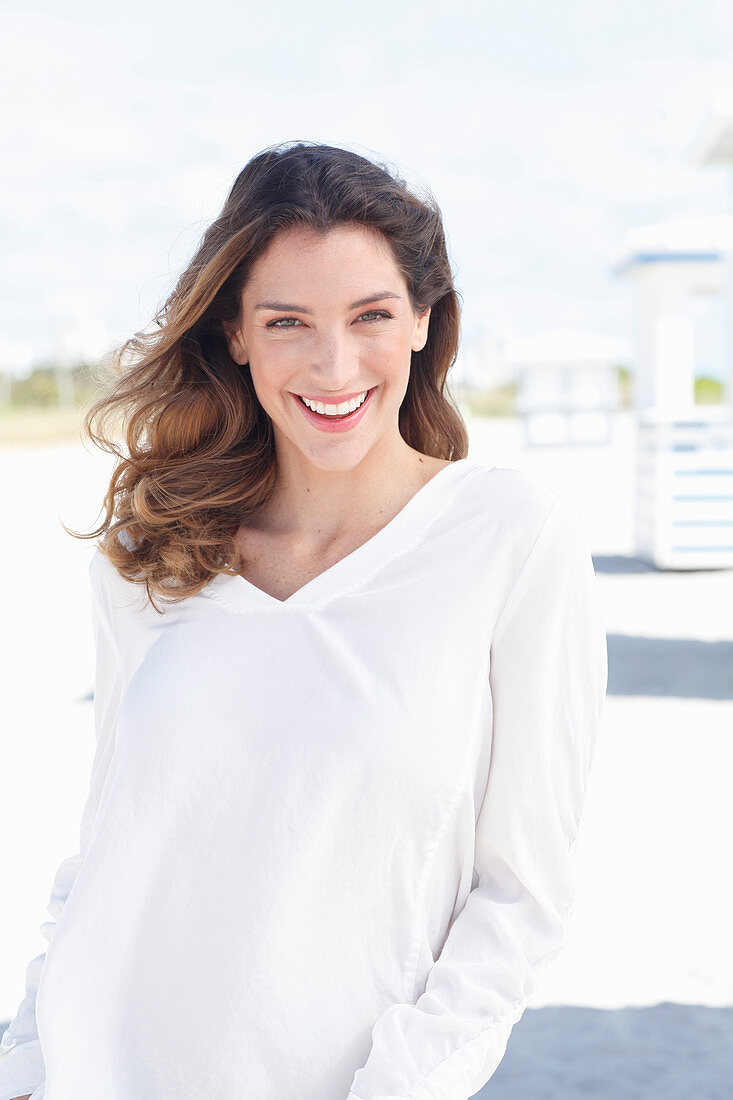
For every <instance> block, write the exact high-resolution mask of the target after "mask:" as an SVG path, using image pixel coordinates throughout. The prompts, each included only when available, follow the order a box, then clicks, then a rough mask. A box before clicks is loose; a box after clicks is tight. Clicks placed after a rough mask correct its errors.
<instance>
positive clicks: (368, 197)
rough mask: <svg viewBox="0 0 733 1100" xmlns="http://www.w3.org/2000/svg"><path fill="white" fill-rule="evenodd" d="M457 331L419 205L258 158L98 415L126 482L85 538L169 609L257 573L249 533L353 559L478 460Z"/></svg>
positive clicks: (125, 356)
mask: <svg viewBox="0 0 733 1100" xmlns="http://www.w3.org/2000/svg"><path fill="white" fill-rule="evenodd" d="M367 307H368V308H367ZM459 321H460V309H459V304H458V297H457V294H456V292H455V289H454V286H453V276H452V271H451V265H450V261H449V258H448V254H447V250H446V245H445V236H444V231H443V226H442V218H441V214H440V210H439V208H438V206H437V203H436V202H435V200H434V198H433V197H432V195H431V194H430V192H429V190H428V189H427V188H425V195H424V196H423V197H419V196H418V195H416V194H414V193H413V192H411V191H410V190H409V189H408V187H407V186H406V184H405V183H404V181H403V180H402V179H401V178H400V177H399V175H398V174H397V173H396V172H390V171H388V170H387V168H386V167H385V166H383V165H380V164H376V163H373V162H372V161H369V160H367V159H366V158H365V157H362V156H360V155H359V154H357V153H354V152H350V151H348V150H346V149H341V148H338V147H335V146H327V145H317V144H315V143H306V142H299V143H293V144H289V143H283V144H282V145H280V146H275V147H274V148H272V149H270V150H267V151H265V152H262V153H260V154H258V155H257V156H255V157H253V158H252V160H251V161H250V162H249V163H248V164H247V165H246V166H245V167H244V168H243V170H242V171H241V172H240V174H239V176H238V177H237V179H236V180H235V182H234V184H233V186H232V188H231V191H230V193H229V195H228V197H227V199H226V201H225V203H224V205H223V207H222V210H221V213H220V214H219V216H218V217H217V218H216V220H215V221H214V222H213V223H212V224H211V226H209V228H208V229H207V230H206V232H205V233H204V235H203V239H202V241H201V244H200V246H199V248H198V250H197V252H196V254H195V255H194V256H193V258H192V260H191V261H190V263H189V264H188V266H187V268H186V270H185V271H184V272H183V274H182V275H181V276H180V278H179V280H178V283H177V285H176V287H175V289H174V290H173V291H172V293H171V294H170V296H169V298H168V300H167V302H166V303H165V304H164V306H163V307H162V308H161V310H160V311H159V313H158V315H157V316H156V318H155V327H154V329H153V331H148V332H141V333H137V334H136V335H135V336H134V337H132V338H131V339H130V340H128V341H127V342H126V343H125V344H124V345H123V346H122V347H121V348H120V349H119V351H118V353H117V356H116V363H115V366H116V373H115V376H114V377H113V380H112V384H111V385H110V387H109V388H108V389H107V391H106V392H105V393H104V394H103V395H102V396H101V397H100V399H99V400H98V402H97V403H96V404H95V405H94V406H93V407H92V408H91V409H90V411H89V413H88V414H87V417H86V420H85V427H86V430H87V432H88V434H89V436H90V438H91V439H92V440H93V442H94V443H96V444H97V445H99V446H101V447H103V448H105V449H107V450H110V451H112V452H113V453H116V454H118V456H119V463H118V465H117V468H116V470H115V473H114V476H113V478H112V480H111V483H110V486H109V491H108V493H107V495H106V499H105V511H106V515H105V518H104V521H103V523H102V524H101V525H100V526H99V527H97V528H96V529H95V530H93V531H91V532H90V533H88V534H77V537H80V538H97V537H98V536H100V535H101V536H103V537H104V553H105V554H106V555H107V556H108V558H109V560H110V562H111V563H112V564H113V565H114V566H115V568H116V569H117V570H118V571H119V573H120V574H121V575H122V576H125V577H126V578H127V579H128V580H130V581H131V582H134V583H137V584H140V585H145V587H146V590H147V592H148V595H149V596H150V598H151V599H153V600H156V599H157V600H159V601H160V602H165V601H170V600H171V599H178V598H187V597H189V596H192V595H194V594H195V593H197V592H199V591H201V589H202V588H203V587H204V586H205V585H206V584H207V583H209V582H210V581H211V580H212V579H213V577H215V576H216V575H217V573H219V572H221V571H225V572H229V573H245V572H246V571H247V569H248V568H250V567H251V566H252V564H253V562H254V550H255V547H254V535H253V536H252V538H251V539H248V538H247V532H248V529H249V528H254V529H256V531H258V532H260V537H261V532H262V531H263V530H264V529H265V528H275V527H278V528H279V529H282V527H283V526H284V524H283V523H281V522H280V520H279V518H278V517H283V516H287V517H290V519H291V520H292V522H290V523H289V524H288V527H289V532H288V533H289V535H290V542H289V547H288V552H289V553H290V554H291V556H292V557H293V558H294V559H296V560H294V562H293V565H294V567H295V568H296V569H297V568H298V559H299V560H300V561H301V564H302V563H303V561H304V559H306V558H313V557H318V556H320V555H321V554H322V553H327V552H328V549H329V547H330V548H331V549H333V547H334V545H335V544H336V543H337V542H339V543H345V544H348V543H352V542H358V541H359V539H360V538H362V537H363V536H364V534H365V532H367V533H368V531H369V530H370V529H371V528H373V527H374V526H375V525H377V524H378V523H379V522H382V523H383V522H384V519H385V516H387V517H388V515H389V513H392V514H394V513H395V512H396V511H397V510H398V509H399V508H400V507H401V506H402V505H403V504H404V503H405V502H406V501H407V500H408V499H409V497H410V496H411V495H412V493H413V492H414V491H415V489H416V488H418V487H419V486H420V485H421V484H423V483H424V481H425V480H426V479H427V478H428V477H429V476H432V474H433V473H435V472H437V470H438V469H440V467H441V466H442V465H444V464H445V463H446V462H448V461H451V460H454V459H456V458H461V457H463V456H464V455H465V454H466V452H467V449H468V436H467V432H466V427H465V424H464V423H463V420H462V418H461V416H460V413H459V412H458V410H457V407H456V405H455V403H454V402H453V399H452V397H451V395H450V393H449V391H448V388H447V375H448V371H449V369H450V367H451V365H452V363H453V361H454V360H455V357H456V354H457V349H458V337H459ZM364 394H366V398H365V399H364V400H363V401H361V404H360V405H359V407H358V408H356V409H354V410H352V409H350V408H349V406H348V405H347V403H348V402H351V401H353V400H354V399H356V400H357V401H360V400H361V398H362V396H363V395H364ZM301 398H304V399H305V401H304V400H301ZM306 402H309V403H310V407H309V406H308V404H306ZM334 406H335V409H334ZM344 406H346V407H344ZM120 414H122V423H123V426H124V448H123V449H121V448H120V445H119V442H118V441H117V439H116V435H115V432H116V430H117V422H118V420H119V416H120ZM336 475H338V476H336ZM385 490H386V491H385ZM306 493H308V494H309V501H308V503H309V509H308V512H307V514H304V513H303V511H302V508H303V500H304V498H305V495H306ZM357 500H358V505H357ZM316 502H317V503H316ZM273 549H274V548H273ZM282 549H283V548H282V547H280V548H279V550H280V551H282ZM281 556H282V554H281ZM173 588H175V591H172V589H173Z"/></svg>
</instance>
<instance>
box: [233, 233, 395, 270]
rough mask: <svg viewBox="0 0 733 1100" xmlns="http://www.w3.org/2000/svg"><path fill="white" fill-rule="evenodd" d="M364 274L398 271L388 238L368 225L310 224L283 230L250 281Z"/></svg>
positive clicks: (271, 242)
mask: <svg viewBox="0 0 733 1100" xmlns="http://www.w3.org/2000/svg"><path fill="white" fill-rule="evenodd" d="M329 272H333V273H334V274H337V273H341V274H346V273H348V272H353V273H355V274H361V276H362V277H364V276H366V275H368V274H370V273H372V272H375V273H376V272H385V273H397V274H398V275H399V270H398V268H397V265H396V263H395V261H394V257H393V255H392V251H391V248H390V246H389V243H388V241H387V240H386V238H385V237H383V236H382V235H381V234H380V233H378V232H376V231H374V230H370V229H369V228H367V227H366V226H360V225H353V224H349V225H342V226H336V227H334V228H332V229H329V230H327V231H326V232H325V233H322V232H318V231H317V230H315V229H311V228H310V227H307V226H289V227H287V228H285V229H281V230H280V231H279V232H278V233H277V234H276V235H275V236H274V237H273V239H272V240H271V241H270V244H269V245H268V247H267V249H266V250H265V251H264V252H263V253H262V255H261V256H259V257H258V258H257V260H256V261H255V262H254V264H253V265H252V269H251V272H250V279H249V283H250V284H251V283H253V282H260V281H261V280H262V279H263V278H269V277H271V276H273V275H275V274H276V275H277V276H278V277H281V276H282V275H287V276H289V277H294V278H298V277H299V276H309V275H310V276H311V277H312V276H313V275H314V274H320V275H323V274H326V273H329Z"/></svg>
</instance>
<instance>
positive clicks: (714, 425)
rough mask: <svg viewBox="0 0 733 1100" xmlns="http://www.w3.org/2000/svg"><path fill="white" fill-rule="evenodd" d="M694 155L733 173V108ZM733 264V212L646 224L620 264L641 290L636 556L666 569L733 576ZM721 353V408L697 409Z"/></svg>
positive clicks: (708, 129) (713, 124) (630, 238)
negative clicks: (703, 383) (710, 365)
mask: <svg viewBox="0 0 733 1100" xmlns="http://www.w3.org/2000/svg"><path fill="white" fill-rule="evenodd" d="M731 106H732V107H733V104H732V105H731ZM694 156H695V157H696V158H697V162H698V163H700V164H703V163H707V164H729V165H731V166H732V167H733V110H732V111H731V114H730V115H729V116H727V121H726V119H725V118H721V117H718V116H714V117H713V118H712V119H709V120H708V121H707V122H706V124H705V126H704V128H703V132H702V135H701V136H700V137H699V138H698V140H697V141H696V143H695V146H694ZM732 194H733V192H732ZM732 263H733V214H722V215H715V216H710V217H700V218H688V219H683V220H679V221H675V222H660V223H657V224H655V225H646V226H641V227H639V228H637V229H634V230H632V231H631V232H630V233H628V234H627V236H626V238H625V239H624V241H623V242H622V245H621V248H620V250H619V252H618V253H617V255H616V256H615V258H614V261H613V269H614V270H615V272H616V274H618V275H621V276H623V277H625V278H628V279H630V280H631V281H632V282H633V284H634V288H635V292H636V340H637V356H636V378H635V386H634V404H635V408H636V415H637V453H636V496H635V502H634V504H635V528H636V552H637V554H638V555H639V556H640V557H643V558H646V559H647V560H648V561H650V562H652V563H653V564H655V565H657V566H658V567H659V568H662V569H706V568H726V567H727V568H730V567H733V410H732V409H731V407H730V403H729V402H730V399H731V394H732V393H733V278H732V275H731V264H732ZM706 337H707V345H708V347H707V348H706V347H705V343H706ZM711 347H712V348H713V349H714V350H715V351H716V353H717V356H718V365H719V366H720V368H721V370H720V373H722V374H723V375H724V378H725V387H726V394H727V403H726V404H724V405H722V406H703V405H696V404H695V391H694V385H695V376H696V374H698V373H701V369H700V368H701V367H703V368H704V367H705V365H706V363H705V356H707V355H709V354H710V348H711Z"/></svg>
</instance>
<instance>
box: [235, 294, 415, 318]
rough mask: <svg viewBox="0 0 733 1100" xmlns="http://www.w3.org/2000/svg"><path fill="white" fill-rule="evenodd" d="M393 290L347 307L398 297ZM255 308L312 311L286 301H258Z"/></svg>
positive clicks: (296, 311) (355, 307)
mask: <svg viewBox="0 0 733 1100" xmlns="http://www.w3.org/2000/svg"><path fill="white" fill-rule="evenodd" d="M400 297H401V295H399V294H395V292H394V291H393V290H384V291H382V293H381V294H370V295H369V297H368V298H360V299H359V301H358V302H352V303H351V305H350V306H349V309H358V308H359V306H368V305H371V303H372V302H381V301H382V299H383V298H400ZM255 309H282V310H292V312H293V313H312V312H313V310H312V309H308V308H307V307H306V306H294V305H292V303H288V302H258V303H257V305H256V306H255Z"/></svg>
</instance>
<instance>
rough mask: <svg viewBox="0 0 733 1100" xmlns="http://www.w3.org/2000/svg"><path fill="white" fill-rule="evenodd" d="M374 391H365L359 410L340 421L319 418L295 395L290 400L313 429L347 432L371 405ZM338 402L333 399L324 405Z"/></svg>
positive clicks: (359, 391) (373, 387) (323, 417)
mask: <svg viewBox="0 0 733 1100" xmlns="http://www.w3.org/2000/svg"><path fill="white" fill-rule="evenodd" d="M376 389H377V387H376V386H372V388H371V389H369V390H367V395H366V397H365V398H364V400H363V401H362V403H361V405H359V408H358V409H355V410H354V412H352V413H349V415H348V416H345V417H344V418H343V419H342V420H329V419H327V418H326V417H325V416H321V415H320V413H315V412H313V410H312V409H309V408H308V406H307V405H304V404H303V402H302V401H301V400H300V397H299V396H298V395H297V394H292V398H293V401H294V402H295V403H296V405H297V406H298V408H299V409H300V411H301V412H302V413H303V415H304V416H305V417H306V419H307V420H308V421H309V422H310V423H311V424H312V425H313V426H314V427H315V428H318V429H319V431H322V432H348V431H349V429H350V428H353V427H354V426H355V425H356V424H358V423H359V421H360V420H361V418H362V417H363V416H364V414H365V412H366V410H367V408H368V407H369V405H370V404H371V400H372V394H373V393H374V391H375V390H376ZM362 393H364V390H358V391H357V393H355V394H354V395H353V396H354V397H359V395H360V394H362ZM302 396H303V397H308V400H309V401H312V400H315V398H311V397H309V396H308V394H307V393H306V394H303V395H302ZM345 400H346V398H345V397H341V399H340V401H345ZM340 401H339V402H335V401H334V400H333V398H331V399H330V400H329V401H324V404H340Z"/></svg>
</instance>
